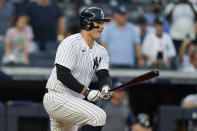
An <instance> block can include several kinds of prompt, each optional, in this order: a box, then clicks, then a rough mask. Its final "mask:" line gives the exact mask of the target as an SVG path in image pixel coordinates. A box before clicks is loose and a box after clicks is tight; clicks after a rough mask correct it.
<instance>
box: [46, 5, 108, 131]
mask: <svg viewBox="0 0 197 131" xmlns="http://www.w3.org/2000/svg"><path fill="white" fill-rule="evenodd" d="M108 21H109V19H107V18H105V17H104V13H103V11H102V9H100V8H97V7H90V8H87V9H85V10H84V11H83V12H82V13H81V14H80V25H81V32H80V33H78V34H74V35H71V36H69V37H67V38H66V39H64V40H63V41H62V42H61V44H60V45H59V47H58V49H57V53H56V58H55V67H54V68H53V70H52V73H51V75H50V77H49V79H48V82H47V85H46V88H47V90H48V93H46V94H45V95H44V100H43V103H44V107H45V109H46V111H47V113H48V114H49V116H50V120H51V130H52V131H77V128H78V127H77V126H78V125H90V126H91V128H92V131H97V130H100V129H101V127H102V126H103V125H104V124H105V120H106V114H105V112H104V111H103V110H102V109H101V108H99V107H98V106H96V105H94V104H92V103H91V102H96V101H99V100H106V99H109V98H110V96H111V93H110V92H109V89H110V86H111V78H110V75H109V71H108V69H109V57H108V54H107V51H106V50H105V48H103V47H102V46H100V45H99V44H97V42H96V41H95V40H96V39H99V38H100V35H101V33H102V31H103V28H104V22H108ZM94 73H96V75H97V77H98V80H99V85H100V86H99V87H100V88H99V89H100V90H99V89H98V90H91V89H89V88H88V86H89V84H90V82H91V79H92V77H93V75H94ZM83 98H86V99H87V100H88V101H91V102H88V101H86V100H84V99H83Z"/></svg>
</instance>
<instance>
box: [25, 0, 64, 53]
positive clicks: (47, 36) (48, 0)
mask: <svg viewBox="0 0 197 131" xmlns="http://www.w3.org/2000/svg"><path fill="white" fill-rule="evenodd" d="M27 13H28V15H29V17H30V24H31V26H32V28H33V31H34V36H35V38H34V40H35V41H36V42H37V43H38V46H39V48H40V50H42V51H45V50H48V48H50V49H52V48H53V49H54V47H55V48H57V46H58V45H57V41H56V40H57V39H58V40H59V41H61V40H63V39H64V33H65V21H64V18H63V14H62V13H61V10H60V8H59V7H58V6H57V5H56V4H55V3H54V2H52V0H38V1H37V2H31V3H29V5H28V7H27ZM48 46H49V47H48ZM51 46H52V47H51ZM50 49H49V50H50ZM54 50H56V49H54Z"/></svg>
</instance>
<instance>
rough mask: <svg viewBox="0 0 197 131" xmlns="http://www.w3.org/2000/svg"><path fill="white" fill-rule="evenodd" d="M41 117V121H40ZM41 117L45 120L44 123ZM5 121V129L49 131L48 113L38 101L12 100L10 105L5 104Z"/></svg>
mask: <svg viewBox="0 0 197 131" xmlns="http://www.w3.org/2000/svg"><path fill="white" fill-rule="evenodd" d="M41 119H42V123H41V122H40V121H41ZM43 119H44V120H45V123H44V125H43ZM28 121H29V122H28ZM7 123H8V124H7V129H8V130H7V131H23V130H24V131H25V130H28V131H33V130H36V131H41V130H43V131H49V128H48V127H49V126H48V125H49V118H48V115H47V114H46V112H45V110H44V108H43V105H42V104H39V103H31V102H28V101H20V102H18V101H17V102H15V101H14V102H12V104H11V105H8V106H7ZM29 126H30V127H29ZM27 128H28V129H27Z"/></svg>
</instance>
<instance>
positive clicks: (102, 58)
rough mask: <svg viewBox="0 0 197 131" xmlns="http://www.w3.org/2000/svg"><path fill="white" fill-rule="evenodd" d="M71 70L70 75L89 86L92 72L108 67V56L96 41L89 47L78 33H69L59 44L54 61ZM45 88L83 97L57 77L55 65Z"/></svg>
mask: <svg viewBox="0 0 197 131" xmlns="http://www.w3.org/2000/svg"><path fill="white" fill-rule="evenodd" d="M54 64H59V65H62V66H64V67H67V68H69V69H70V70H71V73H72V75H73V76H74V77H75V78H76V79H77V80H78V81H79V82H80V83H81V84H83V85H84V86H87V87H88V86H89V84H90V82H91V80H92V77H93V75H94V73H95V72H96V71H98V70H101V69H107V70H108V69H109V56H108V53H107V51H106V49H105V48H104V47H102V46H101V45H99V44H98V43H97V42H96V41H95V42H94V44H93V47H92V48H90V47H89V46H88V45H87V44H86V42H85V40H84V39H83V37H82V36H81V34H80V33H77V34H74V35H71V36H69V37H67V38H66V39H64V40H63V41H62V42H61V44H60V45H59V47H58V49H57V52H56V58H55V63H54ZM46 88H48V89H51V90H54V91H59V92H64V93H67V94H70V95H74V96H76V97H83V96H82V95H81V94H78V93H76V92H74V91H72V90H70V89H69V88H67V87H66V86H65V85H64V84H63V83H62V82H60V81H59V80H58V79H57V74H56V67H55V66H54V68H53V70H52V73H51V75H50V77H49V79H48V82H47V85H46Z"/></svg>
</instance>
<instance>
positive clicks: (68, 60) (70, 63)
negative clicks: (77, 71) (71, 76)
mask: <svg viewBox="0 0 197 131" xmlns="http://www.w3.org/2000/svg"><path fill="white" fill-rule="evenodd" d="M73 43H74V40H72V39H65V40H64V41H62V42H61V43H60V45H59V47H58V49H57V53H56V58H55V64H59V65H62V66H64V67H67V68H68V69H70V70H72V69H73V68H74V66H75V64H76V51H75V49H74V47H73V46H72V45H73Z"/></svg>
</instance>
